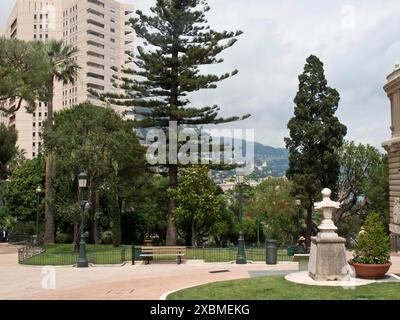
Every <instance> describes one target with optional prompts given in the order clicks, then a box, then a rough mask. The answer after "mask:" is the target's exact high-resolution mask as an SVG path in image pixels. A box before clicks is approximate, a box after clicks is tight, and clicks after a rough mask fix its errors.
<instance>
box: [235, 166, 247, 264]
mask: <svg viewBox="0 0 400 320" xmlns="http://www.w3.org/2000/svg"><path fill="white" fill-rule="evenodd" d="M243 182H244V175H243V174H241V173H237V176H236V183H237V185H238V186H239V219H240V231H239V239H238V252H237V256H236V264H246V263H247V260H246V249H245V246H244V234H243V190H242V187H243Z"/></svg>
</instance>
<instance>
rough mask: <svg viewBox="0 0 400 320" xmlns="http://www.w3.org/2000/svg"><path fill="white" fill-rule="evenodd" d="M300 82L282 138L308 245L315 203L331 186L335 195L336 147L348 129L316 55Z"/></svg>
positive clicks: (337, 156)
mask: <svg viewBox="0 0 400 320" xmlns="http://www.w3.org/2000/svg"><path fill="white" fill-rule="evenodd" d="M299 82H300V84H299V91H298V92H297V95H296V97H295V99H294V102H295V104H296V106H295V109H294V117H293V118H292V119H290V121H289V123H288V129H289V130H290V137H289V138H285V142H286V147H287V148H288V150H289V169H288V171H287V177H288V178H289V179H290V180H291V181H292V182H293V187H294V190H293V191H294V194H300V195H302V196H303V201H302V205H303V206H304V208H305V209H306V210H307V220H306V221H307V233H306V241H307V244H308V245H309V244H310V239H311V233H312V213H313V204H314V202H315V201H316V200H317V199H318V198H319V197H320V193H321V190H322V189H323V188H326V187H329V188H330V189H332V191H333V197H336V194H337V190H336V188H337V181H338V176H339V173H340V163H339V150H340V148H341V146H342V144H343V138H344V136H345V135H346V132H347V129H346V126H344V125H343V124H341V123H340V121H339V119H338V118H337V117H336V116H335V112H336V110H337V108H338V105H339V100H340V96H339V93H338V92H337V90H336V89H333V88H331V87H329V86H328V84H327V80H326V78H325V74H324V68H323V63H322V62H321V61H320V60H319V59H318V58H317V57H316V56H313V55H311V56H310V57H309V58H308V59H307V63H306V65H305V67H304V72H303V73H302V74H301V75H300V76H299Z"/></svg>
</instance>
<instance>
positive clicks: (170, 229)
mask: <svg viewBox="0 0 400 320" xmlns="http://www.w3.org/2000/svg"><path fill="white" fill-rule="evenodd" d="M174 37H175V35H174ZM178 68H179V48H178V39H174V41H173V48H172V59H171V111H176V110H177V109H178ZM170 120H171V121H177V118H176V116H175V115H171V116H170ZM177 129H179V124H178V123H177ZM176 134H178V132H176ZM169 143H171V141H170V142H169ZM170 148H171V147H170ZM169 160H170V161H169V162H168V163H169V187H170V188H175V187H176V185H177V183H178V165H177V163H171V159H169ZM174 209H175V203H174V200H173V199H172V198H171V197H169V199H168V215H167V237H166V241H165V242H166V245H167V246H175V245H176V241H177V240H178V233H177V230H176V225H175V222H174Z"/></svg>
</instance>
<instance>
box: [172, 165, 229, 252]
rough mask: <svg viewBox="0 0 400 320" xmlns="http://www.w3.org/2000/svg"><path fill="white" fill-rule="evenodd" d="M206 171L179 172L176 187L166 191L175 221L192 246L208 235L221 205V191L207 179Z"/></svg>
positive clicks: (198, 167) (196, 169)
mask: <svg viewBox="0 0 400 320" xmlns="http://www.w3.org/2000/svg"><path fill="white" fill-rule="evenodd" d="M208 172H209V168H208V167H207V166H192V167H188V168H185V169H182V170H181V172H180V174H179V183H178V185H177V186H176V187H175V188H170V189H169V190H168V191H169V193H170V195H171V197H172V199H174V201H175V203H176V208H175V211H174V216H175V221H176V223H177V225H178V226H179V229H180V230H181V231H182V233H183V234H184V235H185V236H184V238H185V239H186V241H187V242H189V240H190V242H191V244H192V246H197V243H198V240H201V239H203V238H204V237H206V236H208V235H209V234H210V230H211V228H212V225H213V224H214V223H215V222H216V221H217V220H218V218H219V217H220V216H221V213H222V210H223V206H224V200H223V197H222V190H221V189H220V188H219V187H218V186H217V185H216V184H215V183H214V181H213V180H212V179H210V178H209V177H208Z"/></svg>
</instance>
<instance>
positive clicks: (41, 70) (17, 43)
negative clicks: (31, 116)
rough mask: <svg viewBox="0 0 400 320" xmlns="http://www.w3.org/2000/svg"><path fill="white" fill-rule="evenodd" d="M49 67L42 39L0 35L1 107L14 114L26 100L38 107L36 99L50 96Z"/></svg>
mask: <svg viewBox="0 0 400 320" xmlns="http://www.w3.org/2000/svg"><path fill="white" fill-rule="evenodd" d="M49 69H50V66H49V63H48V59H47V56H46V53H45V52H44V51H43V50H42V47H41V43H40V42H37V41H35V42H33V41H32V42H26V41H23V40H18V39H5V38H4V37H2V38H0V79H1V81H0V111H2V112H4V113H5V114H12V113H14V112H16V111H18V110H19V109H20V108H21V106H22V103H23V102H24V101H25V102H26V109H27V110H28V111H34V109H35V102H36V100H39V101H45V100H46V95H47V87H46V83H47V79H48V72H49ZM10 99H11V102H12V103H9V102H10ZM14 102H15V103H14Z"/></svg>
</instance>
